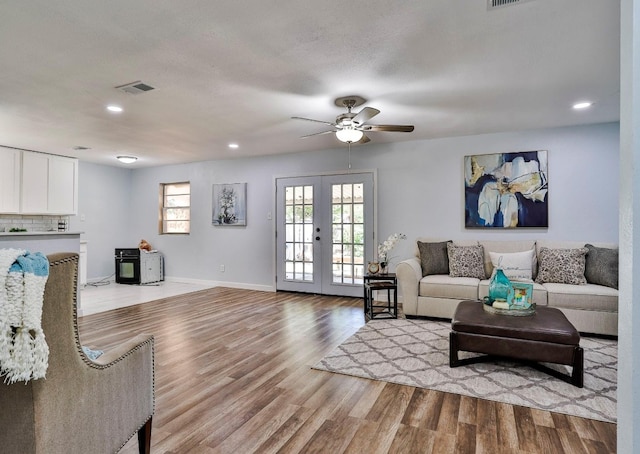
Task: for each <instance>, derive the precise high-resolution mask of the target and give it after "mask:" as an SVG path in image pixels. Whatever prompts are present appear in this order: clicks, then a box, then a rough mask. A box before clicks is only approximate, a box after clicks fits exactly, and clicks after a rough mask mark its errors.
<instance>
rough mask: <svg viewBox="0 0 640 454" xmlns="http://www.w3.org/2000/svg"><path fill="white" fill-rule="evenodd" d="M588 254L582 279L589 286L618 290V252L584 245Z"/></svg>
mask: <svg viewBox="0 0 640 454" xmlns="http://www.w3.org/2000/svg"><path fill="white" fill-rule="evenodd" d="M584 247H586V248H587V249H588V250H589V252H587V259H586V263H585V267H584V277H585V278H586V279H587V282H588V283H590V284H598V285H604V286H606V287H611V288H615V289H617V288H618V250H617V249H610V248H603V247H596V246H594V245H592V244H585V246H584Z"/></svg>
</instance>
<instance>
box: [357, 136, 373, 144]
mask: <svg viewBox="0 0 640 454" xmlns="http://www.w3.org/2000/svg"><path fill="white" fill-rule="evenodd" d="M367 142H371V139H370V138H368V137H367V136H366V135H364V134H363V135H362V139H360V140H358V142H356V143H367Z"/></svg>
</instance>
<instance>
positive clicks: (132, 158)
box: [116, 156, 138, 164]
mask: <svg viewBox="0 0 640 454" xmlns="http://www.w3.org/2000/svg"><path fill="white" fill-rule="evenodd" d="M116 159H117V160H118V161H120V162H122V163H124V164H131V163H133V162H136V161H137V160H138V158H136V157H135V156H118V157H117V158H116Z"/></svg>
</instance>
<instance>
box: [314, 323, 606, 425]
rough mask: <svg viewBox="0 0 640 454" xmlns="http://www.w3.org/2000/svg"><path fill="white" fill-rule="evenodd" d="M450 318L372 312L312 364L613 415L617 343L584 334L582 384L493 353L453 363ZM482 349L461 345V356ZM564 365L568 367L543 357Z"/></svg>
mask: <svg viewBox="0 0 640 454" xmlns="http://www.w3.org/2000/svg"><path fill="white" fill-rule="evenodd" d="M450 331H451V323H450V322H442V321H433V320H420V319H417V320H416V319H410V320H409V319H401V318H399V319H392V320H371V321H370V322H368V323H367V324H366V325H365V326H363V327H362V328H360V330H359V331H358V332H357V333H355V334H354V335H353V336H351V337H350V338H349V339H347V340H346V341H344V342H343V343H342V344H341V345H339V346H338V347H337V348H336V349H334V350H333V351H332V352H331V353H329V354H328V355H327V356H325V357H324V358H323V359H322V360H320V362H319V363H318V364H316V365H315V366H313V368H314V369H319V370H325V371H329V372H335V373H339V374H345V375H353V376H356V377H363V378H370V379H373V380H381V381H387V382H392V383H398V384H402V385H409V386H415V387H418V388H428V389H433V390H437V391H443V392H448V393H456V394H462V395H465V396H471V397H478V398H480V399H488V400H494V401H498V402H504V403H508V404H512V405H521V406H524V407H531V408H537V409H540V410H547V411H553V412H557V413H564V414H568V415H574V416H580V417H583V418H589V419H597V420H600V421H607V422H616V383H617V376H616V375H617V353H618V343H617V341H615V340H610V339H599V338H591V337H582V338H581V339H580V346H581V347H582V348H583V349H584V388H577V387H575V386H573V385H570V384H568V383H565V382H563V381H562V380H559V379H557V378H554V377H551V376H549V375H548V374H545V373H543V372H540V371H538V370H536V369H533V368H531V367H529V366H526V365H524V364H520V363H517V362H510V361H507V360H505V361H495V362H493V361H492V362H486V363H478V364H471V365H466V366H460V367H456V368H453V369H452V368H450V367H449V332H450ZM473 356H477V355H476V354H474V353H468V352H460V353H459V357H460V359H462V358H469V357H473ZM546 365H547V366H549V367H552V368H554V369H556V370H559V371H561V372H565V373H566V372H570V371H571V368H570V367H568V366H562V365H557V364H554V365H552V364H546Z"/></svg>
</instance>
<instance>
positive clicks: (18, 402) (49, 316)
mask: <svg viewBox="0 0 640 454" xmlns="http://www.w3.org/2000/svg"><path fill="white" fill-rule="evenodd" d="M48 259H49V262H50V270H49V279H48V281H47V284H46V287H45V292H44V305H43V314H42V328H43V330H44V333H45V336H46V340H47V343H48V344H49V350H50V353H49V368H48V370H47V375H46V379H40V380H34V381H30V382H28V383H27V384H25V383H24V382H17V383H14V384H11V385H7V384H5V383H3V382H2V381H1V379H0V427H1V428H2V429H1V430H0V450H1V451H2V452H11V453H21V454H24V453H38V454H39V453H65V454H71V453H82V454H86V453H111V452H117V451H119V450H120V448H122V446H124V445H125V444H126V443H127V441H128V440H129V439H130V438H131V437H132V436H133V435H135V433H136V432H137V433H138V442H139V445H140V452H141V453H143V452H146V453H148V452H149V451H150V444H151V417H152V415H153V411H154V364H153V354H154V352H153V336H150V335H139V336H137V337H135V338H133V339H131V340H130V341H128V342H127V343H125V344H122V345H121V346H119V347H118V348H115V349H113V350H110V351H107V352H106V353H105V354H104V355H102V356H101V357H99V358H98V359H97V360H96V361H91V360H90V359H89V358H88V357H87V356H86V355H85V354H84V353H83V351H82V348H81V345H80V341H79V338H78V324H77V319H76V298H77V293H76V288H77V287H76V281H77V274H78V255H77V254H75V253H57V254H52V255H49V256H48Z"/></svg>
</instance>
